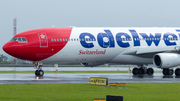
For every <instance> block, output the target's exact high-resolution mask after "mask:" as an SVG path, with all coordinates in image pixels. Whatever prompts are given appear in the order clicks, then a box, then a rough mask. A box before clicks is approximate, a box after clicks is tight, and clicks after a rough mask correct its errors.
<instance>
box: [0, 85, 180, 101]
mask: <svg viewBox="0 0 180 101" xmlns="http://www.w3.org/2000/svg"><path fill="white" fill-rule="evenodd" d="M179 85H180V83H128V84H127V85H126V89H123V88H119V89H118V88H109V87H105V86H96V85H90V84H23V85H0V100H1V101H93V99H94V98H106V95H108V94H110V95H121V96H123V100H124V101H179V99H180V96H179V95H180V92H179V91H180V87H179Z"/></svg>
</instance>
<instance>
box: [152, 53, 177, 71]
mask: <svg viewBox="0 0 180 101" xmlns="http://www.w3.org/2000/svg"><path fill="white" fill-rule="evenodd" d="M153 64H154V65H155V66H157V67H158V68H162V69H164V68H171V67H175V66H177V65H179V64H180V55H179V54H176V53H158V54H156V55H154V57H153Z"/></svg>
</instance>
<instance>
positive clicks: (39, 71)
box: [34, 62, 44, 76]
mask: <svg viewBox="0 0 180 101" xmlns="http://www.w3.org/2000/svg"><path fill="white" fill-rule="evenodd" d="M34 66H35V67H36V69H37V70H36V71H35V75H36V76H43V75H44V71H43V70H42V68H41V67H40V66H39V62H35V63H34Z"/></svg>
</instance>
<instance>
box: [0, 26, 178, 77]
mask: <svg viewBox="0 0 180 101" xmlns="http://www.w3.org/2000/svg"><path fill="white" fill-rule="evenodd" d="M3 50H4V51H5V52H6V53H8V54H9V55H11V56H13V57H16V58H19V59H22V60H28V61H33V62H34V65H35V66H36V67H37V70H36V71H35V75H36V76H43V75H44V71H43V70H42V68H41V67H39V62H40V61H41V62H45V63H81V65H83V66H87V67H88V66H89V67H92V66H98V65H102V64H105V63H118V64H129V65H137V67H134V68H133V70H132V73H133V75H141V74H148V75H153V74H154V70H153V68H148V67H147V65H149V64H154V66H156V67H157V68H161V69H162V70H163V72H162V73H163V74H164V75H173V74H174V70H173V69H171V68H173V67H176V66H178V65H180V28H171V27H170V28H165V27H162V28H161V27H160V28H156V27H155V28H154V27H141V28H139V27H59V28H58V27H53V28H39V29H33V30H29V31H25V32H22V33H19V34H17V35H15V36H14V37H13V38H12V39H11V40H10V41H9V42H7V43H6V44H5V45H4V46H3ZM175 75H176V76H180V68H176V70H175Z"/></svg>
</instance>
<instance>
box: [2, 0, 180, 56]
mask: <svg viewBox="0 0 180 101" xmlns="http://www.w3.org/2000/svg"><path fill="white" fill-rule="evenodd" d="M179 4H180V1H179V0H0V35H1V37H0V47H3V45H4V44H5V43H6V42H8V41H9V40H10V39H11V38H12V37H13V19H14V18H15V17H16V18H17V33H20V32H23V31H27V30H31V29H36V28H44V27H46V28H47V27H52V26H54V27H68V26H76V27H179V26H180V13H179V10H180V5H179ZM0 54H5V52H4V51H3V50H2V48H0Z"/></svg>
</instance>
